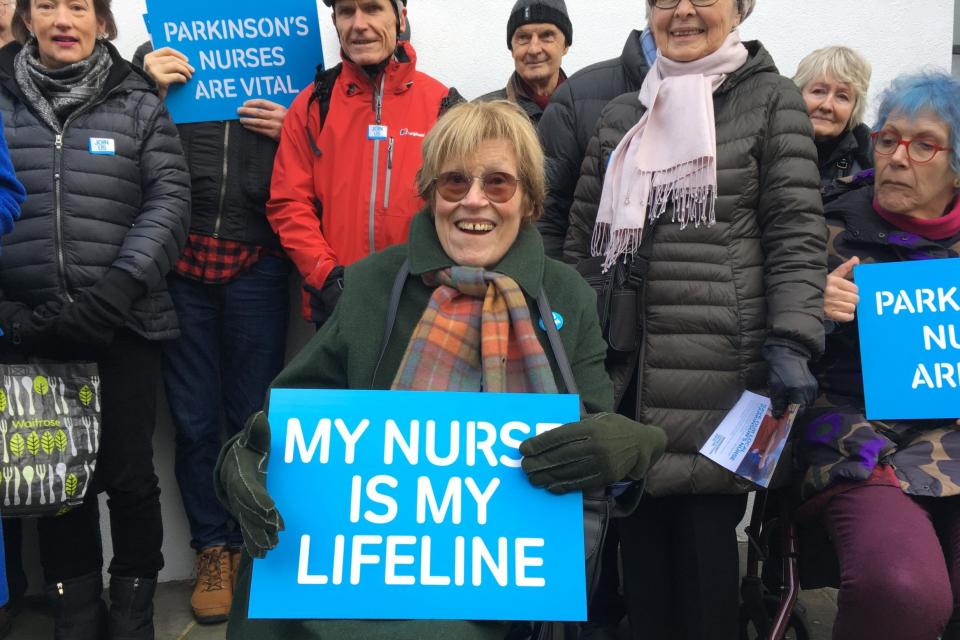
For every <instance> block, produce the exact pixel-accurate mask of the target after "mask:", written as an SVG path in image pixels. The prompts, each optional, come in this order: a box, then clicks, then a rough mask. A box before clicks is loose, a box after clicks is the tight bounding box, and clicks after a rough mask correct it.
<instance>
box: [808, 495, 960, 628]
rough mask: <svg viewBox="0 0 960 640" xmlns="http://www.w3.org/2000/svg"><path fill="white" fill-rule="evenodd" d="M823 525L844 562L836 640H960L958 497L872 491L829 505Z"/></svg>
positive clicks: (839, 498)
mask: <svg viewBox="0 0 960 640" xmlns="http://www.w3.org/2000/svg"><path fill="white" fill-rule="evenodd" d="M823 522H824V525H825V526H826V528H827V531H829V533H830V537H831V538H832V539H833V545H834V548H835V549H836V551H837V558H838V559H839V560H840V592H839V594H838V597H837V606H838V609H837V619H836V621H835V622H834V625H833V637H834V638H835V639H836V640H847V639H848V638H849V639H853V638H896V640H931V639H933V638H937V637H941V634H943V635H942V637H943V639H944V640H958V639H960V497H950V498H912V497H910V496H908V495H906V494H905V493H903V491H901V490H900V488H899V487H888V486H878V485H867V486H863V487H858V488H856V489H852V490H849V491H846V492H844V493H841V494H838V495H836V496H834V497H833V498H831V500H830V502H829V503H828V505H827V508H826V509H825V510H824V513H823ZM951 614H952V616H953V619H952V621H950V620H951ZM948 621H950V623H949V625H948Z"/></svg>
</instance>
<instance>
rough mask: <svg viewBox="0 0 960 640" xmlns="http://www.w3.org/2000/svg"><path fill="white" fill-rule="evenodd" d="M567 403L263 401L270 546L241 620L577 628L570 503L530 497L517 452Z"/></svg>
mask: <svg viewBox="0 0 960 640" xmlns="http://www.w3.org/2000/svg"><path fill="white" fill-rule="evenodd" d="M579 411H580V409H579V401H578V399H577V396H573V395H527V394H494V393H428V392H406V391H330V390H327V391H318V390H299V389H274V390H273V391H272V392H271V394H270V414H269V419H270V424H271V425H272V443H271V447H272V449H271V450H272V451H273V454H272V455H271V457H270V462H269V466H268V488H269V490H270V494H271V495H272V496H273V497H274V499H275V500H276V503H277V507H278V509H279V511H280V513H281V515H282V516H283V519H284V522H285V524H286V530H285V531H283V532H282V533H281V534H280V543H279V545H278V546H277V548H276V549H273V550H272V551H271V552H270V553H268V554H267V557H266V558H265V559H263V560H256V561H255V562H254V566H253V583H252V585H251V590H250V608H249V616H250V617H251V618H294V619H299V618H306V619H311V618H313V619H322V618H338V619H433V620H556V621H564V620H566V621H573V620H585V619H586V585H585V574H584V547H583V544H584V542H583V505H582V501H581V495H580V493H572V494H567V495H563V496H556V495H553V494H550V493H549V492H547V491H544V490H542V489H537V488H535V487H533V486H532V485H531V484H530V483H529V482H528V481H527V479H526V476H525V474H524V473H523V471H522V470H521V469H520V468H519V460H520V454H519V453H518V451H517V448H518V447H519V445H520V442H521V441H523V440H524V439H526V438H527V437H529V436H530V435H532V434H533V432H535V431H543V430H546V429H550V428H554V427H555V426H558V425H560V424H564V423H567V422H570V421H574V420H577V419H578V417H579Z"/></svg>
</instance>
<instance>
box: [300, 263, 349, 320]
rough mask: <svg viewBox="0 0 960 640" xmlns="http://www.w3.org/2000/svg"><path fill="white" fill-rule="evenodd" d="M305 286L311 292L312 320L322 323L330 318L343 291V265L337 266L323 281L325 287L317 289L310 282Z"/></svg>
mask: <svg viewBox="0 0 960 640" xmlns="http://www.w3.org/2000/svg"><path fill="white" fill-rule="evenodd" d="M303 288H304V289H306V290H307V292H308V293H309V294H310V320H312V321H313V322H316V323H317V325H321V324H323V323H324V322H326V321H327V320H329V319H330V316H332V315H333V310H334V309H335V308H336V306H337V301H338V300H339V299H340V294H341V293H343V267H341V266H340V265H337V266H335V267H334V268H333V269H331V270H330V273H329V274H327V279H326V280H324V281H323V287H322V288H320V289H317V288H316V287H311V286H310V285H308V284H305V285H303Z"/></svg>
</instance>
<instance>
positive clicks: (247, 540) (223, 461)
mask: <svg viewBox="0 0 960 640" xmlns="http://www.w3.org/2000/svg"><path fill="white" fill-rule="evenodd" d="M269 457H270V424H269V423H268V422H267V417H266V415H264V413H263V412H262V411H259V412H257V413H255V414H253V415H252V416H250V419H249V420H247V424H246V426H245V427H244V429H243V431H241V432H240V434H239V435H238V436H237V437H235V438H234V439H232V440H231V441H230V442H228V443H227V445H226V446H225V447H224V449H223V451H221V452H220V460H219V461H218V462H217V469H216V476H215V477H216V479H217V483H216V484H217V496H218V497H219V498H220V501H221V502H222V503H223V504H224V506H226V507H227V509H228V510H229V511H230V513H232V514H233V517H235V518H236V519H237V523H238V524H239V525H240V532H241V533H242V534H243V544H244V546H245V547H246V548H247V551H248V552H249V553H250V555H251V556H252V557H254V558H262V557H264V556H265V555H267V551H269V550H270V549H273V548H274V547H275V546H277V541H278V534H279V533H280V531H283V528H284V527H283V518H282V517H280V512H278V511H277V507H276V505H275V504H274V502H273V498H271V497H270V494H269V493H267V487H266V480H267V460H268V458H269Z"/></svg>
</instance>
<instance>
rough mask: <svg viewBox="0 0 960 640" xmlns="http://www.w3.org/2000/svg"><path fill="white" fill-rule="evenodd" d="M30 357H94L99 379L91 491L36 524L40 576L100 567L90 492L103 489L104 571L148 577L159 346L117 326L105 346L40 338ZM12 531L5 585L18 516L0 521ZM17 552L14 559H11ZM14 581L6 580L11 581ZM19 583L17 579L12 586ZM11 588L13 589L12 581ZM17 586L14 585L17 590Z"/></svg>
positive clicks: (158, 537)
mask: <svg viewBox="0 0 960 640" xmlns="http://www.w3.org/2000/svg"><path fill="white" fill-rule="evenodd" d="M30 355H36V356H41V357H44V358H48V359H52V360H81V361H84V360H85V361H93V362H97V364H98V365H99V368H100V379H101V385H102V386H101V397H102V403H101V414H102V415H101V418H102V424H103V431H102V433H101V443H100V451H99V453H98V455H97V469H96V471H95V473H94V481H93V487H92V488H93V490H92V491H88V492H87V495H86V498H85V499H84V502H83V504H82V505H80V506H79V507H75V508H74V509H72V510H71V511H69V512H68V513H66V514H65V515H62V516H57V517H47V518H41V519H40V520H39V521H38V522H37V532H38V537H39V543H40V555H41V562H42V564H43V573H44V579H45V581H46V582H47V583H48V584H52V583H56V582H62V581H64V580H69V579H71V578H76V577H78V576H82V575H85V574H88V573H91V572H100V571H101V570H102V567H103V550H102V544H101V539H100V511H99V503H98V500H97V494H98V493H99V492H101V491H106V493H107V497H108V499H107V506H108V507H109V509H110V535H111V538H112V539H113V559H112V560H111V562H110V573H111V574H112V575H115V576H124V577H131V578H136V577H140V578H154V577H156V575H157V572H158V571H159V570H160V569H161V568H162V567H163V555H162V553H161V547H162V545H163V524H162V522H161V519H160V487H159V485H158V483H157V476H156V474H155V473H154V470H153V442H152V440H153V430H154V425H155V421H156V410H157V389H158V386H159V384H160V361H161V355H160V346H159V344H157V343H155V342H149V341H147V340H144V339H143V338H141V337H140V336H137V335H134V334H133V333H130V332H127V331H123V330H121V331H118V332H117V334H116V337H115V339H114V341H113V343H112V344H111V345H110V346H109V347H106V348H98V349H91V348H87V347H82V346H77V345H70V344H59V343H54V342H53V341H50V342H46V343H45V344H44V348H43V349H42V350H41V349H34V350H32V351H31V354H30ZM4 526H5V527H7V528H8V529H16V531H13V532H11V535H10V538H11V542H13V543H15V545H16V546H13V545H10V546H8V547H7V548H8V550H10V551H11V557H10V558H9V560H10V561H11V564H14V565H15V570H14V575H13V576H11V578H12V581H11V582H12V583H14V584H15V583H17V582H19V581H20V578H19V576H17V575H16V574H18V573H19V572H20V569H19V549H18V548H17V547H19V541H20V532H19V526H20V522H19V521H18V520H8V521H6V522H5V523H4ZM14 558H16V560H14ZM12 586H13V585H12ZM17 586H18V587H19V585H17ZM15 588H16V587H15ZM18 590H19V589H18Z"/></svg>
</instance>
